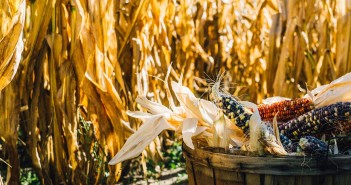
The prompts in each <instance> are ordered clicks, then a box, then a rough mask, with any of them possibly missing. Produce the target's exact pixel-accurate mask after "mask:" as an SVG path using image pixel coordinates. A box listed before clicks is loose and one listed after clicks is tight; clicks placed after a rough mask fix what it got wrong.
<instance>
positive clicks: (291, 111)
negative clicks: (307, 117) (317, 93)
mask: <svg viewBox="0 0 351 185" xmlns="http://www.w3.org/2000/svg"><path fill="white" fill-rule="evenodd" d="M312 109H313V102H312V100H311V99H309V98H298V99H295V100H284V101H280V102H276V103H272V104H269V105H267V104H261V105H258V111H259V112H260V116H261V118H262V120H264V121H272V120H273V118H274V116H275V115H276V114H277V113H278V114H277V121H279V122H281V121H288V120H291V119H293V118H296V117H298V116H300V115H302V114H304V113H306V112H308V111H310V110H312Z"/></svg>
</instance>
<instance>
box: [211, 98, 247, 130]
mask: <svg viewBox="0 0 351 185" xmlns="http://www.w3.org/2000/svg"><path fill="white" fill-rule="evenodd" d="M215 103H216V105H217V106H218V107H219V108H221V109H222V110H223V113H224V114H225V115H226V116H227V117H228V118H229V119H230V120H231V121H232V122H233V123H235V124H236V125H237V126H238V127H239V128H241V129H242V130H243V131H244V133H246V131H248V129H249V121H250V118H251V116H252V112H251V111H250V110H249V109H247V108H246V107H244V106H243V105H241V104H240V103H239V102H237V101H236V100H235V98H234V97H232V96H228V95H224V94H221V96H220V97H218V98H216V99H215Z"/></svg>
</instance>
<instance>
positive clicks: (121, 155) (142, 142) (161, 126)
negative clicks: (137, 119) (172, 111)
mask: <svg viewBox="0 0 351 185" xmlns="http://www.w3.org/2000/svg"><path fill="white" fill-rule="evenodd" d="M166 129H171V130H174V127H173V126H172V125H170V124H169V123H168V122H167V120H166V119H165V118H164V116H163V115H154V116H150V117H148V118H145V122H144V123H143V124H142V125H141V126H140V128H139V129H138V130H137V131H136V132H135V133H134V134H133V135H131V136H130V137H129V138H128V140H127V141H126V143H125V144H124V145H123V147H122V148H121V149H120V151H119V152H118V153H117V155H116V156H114V157H113V158H112V159H111V161H110V162H109V163H108V164H109V165H115V164H117V163H120V162H122V161H125V160H127V159H131V158H134V157H137V156H138V155H140V154H141V152H142V151H143V150H144V149H145V148H146V147H147V146H148V145H149V144H150V143H151V142H152V141H153V140H154V139H155V138H156V137H157V136H158V135H159V134H160V133H161V132H162V131H163V130H166Z"/></svg>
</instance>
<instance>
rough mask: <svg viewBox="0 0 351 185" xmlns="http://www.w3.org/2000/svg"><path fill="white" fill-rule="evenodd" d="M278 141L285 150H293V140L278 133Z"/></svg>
mask: <svg viewBox="0 0 351 185" xmlns="http://www.w3.org/2000/svg"><path fill="white" fill-rule="evenodd" d="M280 142H281V143H282V145H283V147H284V149H285V150H286V151H287V152H293V142H292V141H291V140H290V139H289V138H288V137H286V136H284V135H283V134H280Z"/></svg>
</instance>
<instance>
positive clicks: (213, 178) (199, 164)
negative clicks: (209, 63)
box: [183, 144, 351, 185]
mask: <svg viewBox="0 0 351 185" xmlns="http://www.w3.org/2000/svg"><path fill="white" fill-rule="evenodd" d="M183 155H184V157H185V159H186V170H187V173H188V178H189V184H190V185H212V184H213V185H222V184H230V185H278V184H281V185H290V184H291V185H344V184H345V185H350V184H351V156H344V155H340V156H323V157H307V156H306V157H303V156H299V157H292V156H288V157H273V156H266V157H250V156H244V155H234V154H226V153H219V152H214V151H209V150H207V149H206V150H205V149H201V148H196V149H195V150H192V149H190V148H188V147H187V146H186V145H185V144H183Z"/></svg>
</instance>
